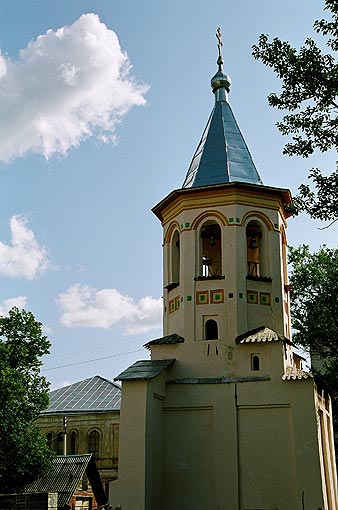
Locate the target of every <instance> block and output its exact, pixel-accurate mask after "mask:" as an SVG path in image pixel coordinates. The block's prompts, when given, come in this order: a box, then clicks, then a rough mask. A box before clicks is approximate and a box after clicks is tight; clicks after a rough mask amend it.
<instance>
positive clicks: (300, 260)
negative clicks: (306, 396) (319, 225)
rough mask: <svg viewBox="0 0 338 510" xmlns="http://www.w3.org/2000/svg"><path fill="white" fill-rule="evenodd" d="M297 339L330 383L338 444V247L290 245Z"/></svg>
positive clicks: (315, 372)
mask: <svg viewBox="0 0 338 510" xmlns="http://www.w3.org/2000/svg"><path fill="white" fill-rule="evenodd" d="M289 262H290V263H291V265H292V270H291V274H290V284H291V288H292V291H291V318H292V326H293V328H294V329H295V333H294V334H293V341H294V342H295V343H296V345H299V346H301V347H305V348H306V349H307V350H309V351H310V354H311V358H312V360H313V361H315V360H316V361H317V362H313V367H312V368H313V372H314V374H315V375H316V376H317V377H319V379H323V380H324V381H325V384H326V385H327V386H328V388H329V391H330V394H331V397H332V400H333V412H334V426H335V431H336V444H337V447H338V341H337V340H338V249H337V248H336V249H332V248H328V247H326V246H322V247H321V248H320V249H319V251H318V252H316V253H311V252H310V249H309V247H308V246H306V245H301V246H299V247H298V248H292V247H291V248H290V249H289Z"/></svg>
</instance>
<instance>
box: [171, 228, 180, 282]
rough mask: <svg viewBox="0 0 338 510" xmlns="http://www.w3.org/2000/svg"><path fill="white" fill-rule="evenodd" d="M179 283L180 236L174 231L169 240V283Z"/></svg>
mask: <svg viewBox="0 0 338 510" xmlns="http://www.w3.org/2000/svg"><path fill="white" fill-rule="evenodd" d="M179 282H180V234H179V233H178V230H175V232H174V235H173V237H172V240H171V282H170V283H179Z"/></svg>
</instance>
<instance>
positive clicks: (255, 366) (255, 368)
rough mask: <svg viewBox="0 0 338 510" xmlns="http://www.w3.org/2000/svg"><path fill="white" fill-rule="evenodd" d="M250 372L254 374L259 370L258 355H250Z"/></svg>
mask: <svg viewBox="0 0 338 510" xmlns="http://www.w3.org/2000/svg"><path fill="white" fill-rule="evenodd" d="M251 370H252V371H255V372H256V371H258V370H260V361H259V354H251Z"/></svg>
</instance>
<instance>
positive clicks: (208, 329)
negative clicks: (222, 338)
mask: <svg viewBox="0 0 338 510" xmlns="http://www.w3.org/2000/svg"><path fill="white" fill-rule="evenodd" d="M205 339H206V340H218V324H217V322H216V321H215V320H214V319H208V320H207V321H206V323H205Z"/></svg>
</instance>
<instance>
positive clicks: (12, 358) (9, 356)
mask: <svg viewBox="0 0 338 510" xmlns="http://www.w3.org/2000/svg"><path fill="white" fill-rule="evenodd" d="M49 348H50V342H49V341H48V340H47V338H46V337H45V336H43V335H42V329H41V324H40V323H39V322H37V321H36V320H35V318H34V316H33V314H32V313H31V312H26V311H25V310H21V311H20V310H18V309H17V308H13V309H12V310H10V312H9V314H8V317H0V402H1V406H0V493H8V492H16V491H20V490H21V489H22V488H23V487H24V485H25V484H27V483H28V482H30V481H32V480H34V479H36V478H37V477H38V476H39V475H41V474H42V473H43V472H44V471H45V470H46V469H47V468H48V466H49V463H50V461H51V452H50V450H49V449H48V447H47V445H46V440H45V438H44V437H43V436H42V435H41V434H40V431H39V429H38V428H37V426H36V425H35V420H36V419H37V418H38V417H39V414H40V411H42V410H43V409H46V408H47V407H48V387H49V384H48V383H47V381H46V380H45V378H44V377H43V376H41V374H40V366H41V359H40V358H41V356H43V355H44V354H47V353H48V352H49Z"/></svg>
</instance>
